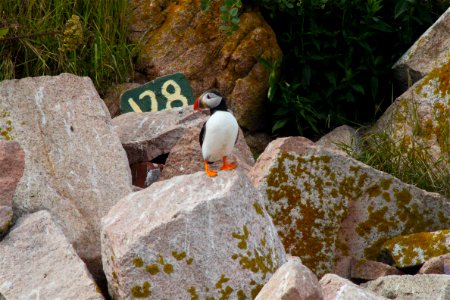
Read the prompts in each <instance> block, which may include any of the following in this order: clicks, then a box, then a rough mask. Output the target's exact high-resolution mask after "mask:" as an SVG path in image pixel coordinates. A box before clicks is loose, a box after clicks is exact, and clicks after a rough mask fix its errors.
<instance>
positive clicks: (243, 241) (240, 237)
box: [231, 225, 248, 250]
mask: <svg viewBox="0 0 450 300" xmlns="http://www.w3.org/2000/svg"><path fill="white" fill-rule="evenodd" d="M242 229H243V231H244V233H243V234H239V233H237V232H233V233H232V234H231V235H232V236H233V237H234V238H235V239H238V240H240V242H239V243H238V247H239V249H243V250H244V249H247V239H248V228H247V226H245V225H244V226H242Z"/></svg>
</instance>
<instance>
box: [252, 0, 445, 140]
mask: <svg viewBox="0 0 450 300" xmlns="http://www.w3.org/2000/svg"><path fill="white" fill-rule="evenodd" d="M252 3H253V4H256V5H261V6H262V7H263V8H264V9H265V10H263V12H264V13H265V14H266V16H267V17H268V18H267V19H268V21H269V22H271V23H272V24H271V25H272V27H273V28H274V30H275V32H276V34H277V38H278V41H279V43H280V46H281V48H282V50H283V53H284V58H283V61H282V63H281V72H280V76H278V78H277V80H274V79H273V78H272V80H271V82H270V86H271V91H270V93H269V99H270V100H271V104H272V105H273V106H274V108H273V109H272V111H274V114H273V130H274V131H277V132H279V133H280V134H285V135H288V134H302V135H306V136H310V137H313V136H315V135H317V134H319V133H323V132H325V131H328V130H329V129H330V128H334V127H336V126H338V125H341V124H344V123H347V124H348V123H357V124H364V123H367V122H371V121H373V120H374V119H375V118H376V117H378V116H379V115H380V113H382V112H383V111H384V109H385V108H386V107H387V106H388V105H389V104H390V103H391V101H392V100H393V98H394V97H395V96H396V95H395V94H396V93H397V91H395V89H394V86H393V80H392V79H391V67H392V65H393V63H394V62H395V61H396V60H397V59H398V58H399V57H400V56H401V55H402V54H403V53H404V52H405V51H406V50H407V49H408V48H409V47H410V46H411V45H412V43H413V42H414V41H415V39H416V38H418V37H419V36H420V34H421V33H423V31H425V30H426V29H427V28H428V26H429V25H431V24H432V23H433V22H434V21H435V20H436V19H437V17H439V15H440V14H441V13H442V12H443V11H444V10H445V9H446V8H447V7H448V4H449V1H443V2H441V3H436V2H433V1H414V0H395V1H391V0H389V1H388V0H385V1H383V0H364V1H363V0H347V1H345V0H336V1H326V0H305V1H293V0H263V1H253V2H252ZM265 63H266V65H267V66H269V67H270V66H273V65H274V63H273V62H272V63H270V62H265Z"/></svg>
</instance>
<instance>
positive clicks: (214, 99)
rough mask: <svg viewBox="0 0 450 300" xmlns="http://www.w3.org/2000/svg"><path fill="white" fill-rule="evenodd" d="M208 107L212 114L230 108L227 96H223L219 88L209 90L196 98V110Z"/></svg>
mask: <svg viewBox="0 0 450 300" xmlns="http://www.w3.org/2000/svg"><path fill="white" fill-rule="evenodd" d="M208 108H209V109H210V111H211V114H213V113H214V112H215V111H217V110H224V111H227V110H228V108H227V104H226V100H225V97H224V96H222V95H221V94H220V93H219V91H218V90H215V89H213V90H207V91H206V92H204V93H203V94H201V95H200V96H199V97H198V98H197V99H195V103H194V110H201V109H208Z"/></svg>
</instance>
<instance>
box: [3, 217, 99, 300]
mask: <svg viewBox="0 0 450 300" xmlns="http://www.w3.org/2000/svg"><path fill="white" fill-rule="evenodd" d="M0 257H1V258H2V259H0V293H2V294H3V295H4V296H5V298H6V299H92V300H93V299H104V298H103V296H102V294H101V293H100V290H99V289H98V287H97V285H96V284H95V282H94V280H93V279H92V276H91V275H90V274H89V272H88V270H87V268H86V265H85V264H84V263H83V261H82V260H81V259H80V258H79V257H78V256H77V254H76V253H75V250H74V248H73V247H72V245H70V243H69V241H68V240H67V239H66V237H65V236H64V234H63V233H62V231H61V229H60V228H59V227H58V226H57V225H56V224H55V223H54V222H53V220H52V218H51V216H50V214H49V213H48V212H47V211H39V212H36V213H33V214H31V215H28V216H26V217H23V218H21V219H19V221H18V222H17V224H16V225H15V226H14V228H13V229H12V230H11V232H10V233H9V234H8V236H7V237H6V238H5V239H4V240H3V241H2V242H0Z"/></svg>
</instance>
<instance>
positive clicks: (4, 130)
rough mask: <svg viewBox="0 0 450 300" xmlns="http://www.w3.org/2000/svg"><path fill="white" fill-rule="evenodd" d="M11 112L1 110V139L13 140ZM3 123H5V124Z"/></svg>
mask: <svg viewBox="0 0 450 300" xmlns="http://www.w3.org/2000/svg"><path fill="white" fill-rule="evenodd" d="M10 117H11V114H10V113H9V112H2V111H0V140H2V139H4V140H7V141H10V140H12V139H13V138H12V136H11V133H12V130H13V127H12V121H11V120H10ZM2 123H3V124H4V125H3V126H1V125H2Z"/></svg>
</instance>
